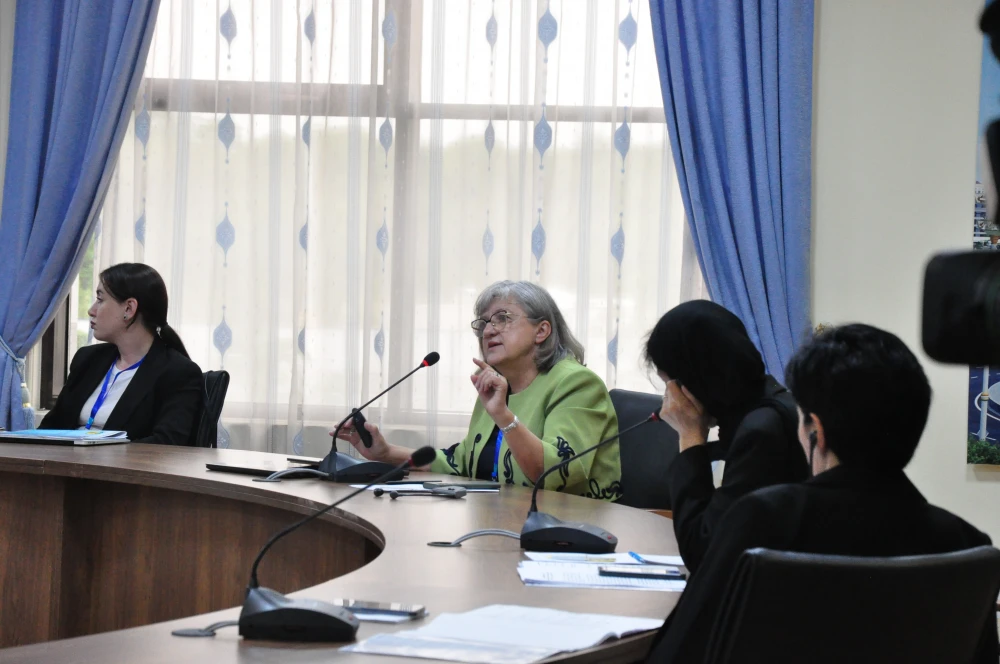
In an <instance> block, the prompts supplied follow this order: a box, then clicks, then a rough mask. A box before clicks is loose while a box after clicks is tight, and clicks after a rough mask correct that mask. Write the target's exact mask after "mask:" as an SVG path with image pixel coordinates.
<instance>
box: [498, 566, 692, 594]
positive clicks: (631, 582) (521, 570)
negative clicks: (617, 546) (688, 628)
mask: <svg viewBox="0 0 1000 664" xmlns="http://www.w3.org/2000/svg"><path fill="white" fill-rule="evenodd" d="M599 567H600V565H595V564H593V563H556V562H538V561H534V560H522V561H521V562H520V563H518V565H517V573H518V575H519V576H520V577H521V581H523V582H524V585H526V586H544V587H551V588H609V589H616V590H661V591H666V592H675V593H679V592H681V591H683V590H684V586H685V582H684V581H674V580H664V579H638V578H629V577H621V576H601V575H600V573H599V572H598V568H599Z"/></svg>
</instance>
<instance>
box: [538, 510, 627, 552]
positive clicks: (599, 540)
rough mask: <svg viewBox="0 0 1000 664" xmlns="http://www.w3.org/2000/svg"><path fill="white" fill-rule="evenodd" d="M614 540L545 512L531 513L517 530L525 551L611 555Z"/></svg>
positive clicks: (595, 529) (596, 528)
mask: <svg viewBox="0 0 1000 664" xmlns="http://www.w3.org/2000/svg"><path fill="white" fill-rule="evenodd" d="M617 546H618V538H617V537H615V536H614V535H612V534H611V533H609V532H608V531H606V530H604V529H603V528H599V527H597V526H592V525H590V524H589V523H577V522H571V521H562V520H560V519H557V518H556V517H554V516H552V515H551V514H546V513H545V512H531V513H530V514H528V518H527V519H525V520H524V526H523V527H522V528H521V548H522V549H524V550H525V551H546V552H549V551H562V552H566V553H614V550H615V548H616V547H617Z"/></svg>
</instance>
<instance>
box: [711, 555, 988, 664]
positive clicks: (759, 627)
mask: <svg viewBox="0 0 1000 664" xmlns="http://www.w3.org/2000/svg"><path fill="white" fill-rule="evenodd" d="M998 590H1000V551H998V550H997V549H994V548H993V547H991V546H980V547H977V548H975V549H968V550H965V551H957V552H954V553H941V554H934V555H921V556H904V557H898V558H861V557H852V556H828V555H819V554H804V553H788V552H784V551H771V550H769V549H750V550H749V551H746V552H744V554H743V555H742V556H741V557H740V559H739V562H738V563H737V565H736V569H735V570H734V571H733V576H732V578H731V580H730V582H729V587H728V589H727V592H726V597H725V599H724V600H723V602H722V605H721V607H720V609H719V614H718V617H717V618H716V622H715V625H714V627H713V630H712V636H711V639H710V641H709V647H708V653H707V657H706V660H705V661H706V662H710V663H712V664H716V663H725V664H738V663H740V662H769V663H775V662H777V663H782V662H789V663H790V662H810V663H814V664H815V663H823V662H851V663H852V664H859V663H860V664H864V663H866V662H871V663H872V664H874V663H876V662H877V663H879V664H881V663H883V662H907V664H922V663H924V662H926V663H927V664H930V663H931V662H951V663H954V664H964V663H967V662H972V661H973V658H974V655H975V653H976V648H977V645H978V644H979V641H980V637H981V636H982V634H983V630H984V628H985V625H986V622H985V621H989V625H990V626H991V628H992V629H996V624H995V622H994V621H995V610H996V602H997V592H998Z"/></svg>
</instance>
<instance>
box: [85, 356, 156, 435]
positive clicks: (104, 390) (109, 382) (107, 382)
mask: <svg viewBox="0 0 1000 664" xmlns="http://www.w3.org/2000/svg"><path fill="white" fill-rule="evenodd" d="M145 359H146V358H145V357H143V358H142V360H145ZM142 360H139V361H138V362H136V363H135V364H133V365H132V366H130V367H129V368H128V369H122V370H121V371H119V372H118V373H117V374H115V377H114V379H112V378H111V374H113V373H114V371H115V365H116V364H118V358H117V357H116V358H115V361H114V362H112V363H111V367H110V368H109V369H108V375H107V376H105V377H104V385H103V386H102V387H101V393H100V394H98V395H97V401H95V402H94V407H93V408H91V409H90V419H88V420H87V429H90V427H92V426H94V416H95V415H97V411H99V410H100V409H101V406H103V405H104V401H105V399H107V398H108V392H110V391H111V388H112V387H114V385H115V381H116V380H118V376H121V375H122V374H123V373H125V372H126V371H132V370H133V369H138V368H139V365H140V364H142Z"/></svg>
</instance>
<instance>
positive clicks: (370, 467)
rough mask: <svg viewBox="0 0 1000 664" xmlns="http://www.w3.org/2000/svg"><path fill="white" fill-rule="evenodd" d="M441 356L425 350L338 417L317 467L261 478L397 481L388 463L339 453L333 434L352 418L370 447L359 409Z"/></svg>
mask: <svg viewBox="0 0 1000 664" xmlns="http://www.w3.org/2000/svg"><path fill="white" fill-rule="evenodd" d="M440 359H441V356H440V355H439V354H438V353H437V351H432V352H430V353H427V355H426V356H425V357H424V359H423V361H421V362H420V364H419V365H417V367H416V368H414V369H413V370H411V371H410V372H409V373H408V374H406V375H405V376H403V377H402V378H400V379H399V380H397V381H396V382H395V383H393V384H392V385H390V386H389V387H387V388H385V389H384V390H382V391H381V392H379V393H378V394H376V395H375V396H374V397H372V398H371V399H369V400H368V401H366V402H365V403H363V404H362V405H361V406H360V407H358V408H354V409H353V410H351V413H350V414H349V415H348V416H347V417H345V418H344V419H342V420H341V421H340V423H339V424H337V428H336V429H334V432H333V442H332V443H331V444H330V453H329V454H327V455H326V456H325V457H323V460H322V461H320V462H319V465H318V466H314V467H312V468H308V467H307V468H289V469H287V470H281V471H278V472H276V473H272V474H271V475H269V476H268V477H267V479H266V480H261V481H272V482H273V481H277V480H278V479H279V478H281V477H283V476H285V475H295V476H298V477H301V476H304V475H309V476H311V475H316V476H317V477H321V478H323V479H327V480H331V481H333V482H346V483H349V484H361V483H362V482H367V481H369V480H371V479H373V478H375V477H380V476H383V475H384V474H385V473H389V472H392V473H393V475H390V476H389V477H381V479H380V480H379V481H390V480H398V479H401V478H402V477H403V474H404V471H403V470H402V469H400V468H394V467H393V466H392V465H391V464H388V463H385V462H382V461H369V460H367V459H356V458H354V457H352V456H350V455H349V454H343V453H342V452H338V451H337V434H339V433H340V430H341V429H343V428H344V425H345V424H347V421H348V420H352V419H353V420H354V428H355V429H357V430H358V435H359V436H361V440H362V442H363V443H364V445H365V447H371V446H372V439H371V434H370V433H369V432H368V430H367V429H365V427H364V424H365V418H364V415H362V414H361V411H362V410H364V409H365V408H367V407H368V406H370V405H371V404H373V403H375V402H376V401H378V400H379V399H380V398H381V397H382V396H384V395H385V394H386V393H387V392H389V390H391V389H393V388H394V387H396V386H397V385H399V384H400V383H402V382H403V381H404V380H406V379H407V378H409V377H410V376H412V375H413V374H415V373H417V372H418V371H420V370H421V369H423V368H425V367H432V366H434V365H435V364H437V363H438V360H440Z"/></svg>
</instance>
